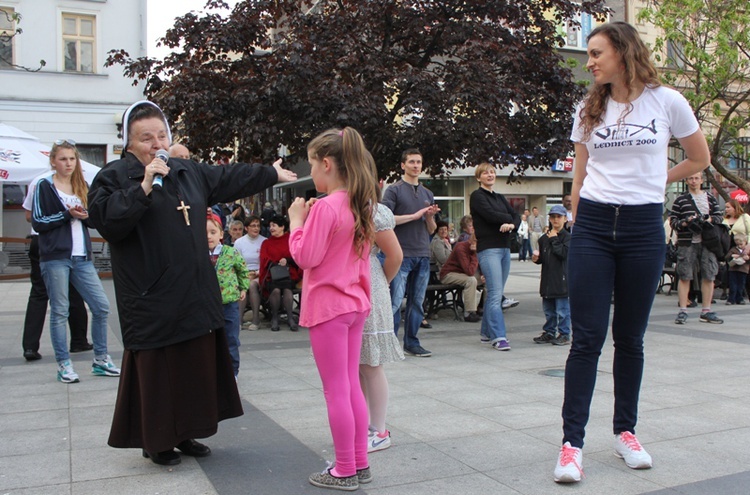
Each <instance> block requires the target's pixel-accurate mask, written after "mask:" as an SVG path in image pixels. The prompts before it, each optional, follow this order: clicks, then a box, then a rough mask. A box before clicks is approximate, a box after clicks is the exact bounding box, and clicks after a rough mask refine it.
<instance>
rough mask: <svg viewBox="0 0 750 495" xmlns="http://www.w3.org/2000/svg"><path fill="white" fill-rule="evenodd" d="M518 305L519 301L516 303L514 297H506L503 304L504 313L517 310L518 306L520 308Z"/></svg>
mask: <svg viewBox="0 0 750 495" xmlns="http://www.w3.org/2000/svg"><path fill="white" fill-rule="evenodd" d="M518 304H519V301H516V300H515V299H513V298H512V297H506V298H505V299H504V300H503V303H502V307H503V311H505V310H506V309H510V308H515V307H516V306H518Z"/></svg>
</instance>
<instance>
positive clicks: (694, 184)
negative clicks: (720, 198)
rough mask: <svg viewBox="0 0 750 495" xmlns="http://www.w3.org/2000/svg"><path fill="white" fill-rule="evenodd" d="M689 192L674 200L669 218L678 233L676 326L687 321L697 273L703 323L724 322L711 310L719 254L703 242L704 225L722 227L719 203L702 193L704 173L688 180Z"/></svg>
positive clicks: (708, 194) (705, 192) (704, 192)
mask: <svg viewBox="0 0 750 495" xmlns="http://www.w3.org/2000/svg"><path fill="white" fill-rule="evenodd" d="M685 181H686V182H687V186H688V191H687V192H686V193H683V194H681V195H680V196H678V197H677V199H675V201H674V204H673V205H672V211H671V212H670V215H669V225H670V226H671V227H672V229H673V230H674V231H675V232H677V268H676V271H677V277H678V278H679V282H678V284H677V294H678V295H679V299H680V300H679V304H680V312H679V313H678V314H677V318H676V319H675V321H674V322H675V323H677V324H680V325H683V324H685V323H686V322H687V319H688V314H687V307H688V303H689V301H688V292H689V291H690V284H691V282H692V280H693V278H694V276H695V274H696V272H697V273H699V274H700V277H701V299H702V303H703V309H702V310H701V315H700V321H702V322H704V323H716V324H721V323H724V320H722V319H721V318H719V317H718V316H716V313H714V312H713V311H711V299H712V298H713V295H714V279H715V278H716V275H717V274H718V273H719V262H718V260H717V259H716V255H715V254H714V253H712V252H711V251H709V250H708V249H706V248H705V247H704V246H703V244H702V242H703V238H702V235H701V233H702V232H703V224H704V222H713V223H716V224H720V223H721V220H722V215H721V209H720V208H719V203H718V202H717V201H716V198H714V197H713V196H712V195H711V194H710V193H708V192H707V191H702V190H701V185H702V184H703V174H702V173H701V172H699V173H697V174H694V175H691V176H690V177H688V178H687V179H685Z"/></svg>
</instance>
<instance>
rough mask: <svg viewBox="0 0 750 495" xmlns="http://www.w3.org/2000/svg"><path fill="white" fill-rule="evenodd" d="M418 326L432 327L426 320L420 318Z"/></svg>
mask: <svg viewBox="0 0 750 495" xmlns="http://www.w3.org/2000/svg"><path fill="white" fill-rule="evenodd" d="M419 328H432V325H430V324H429V323H428V322H427V320H422V323H420V324H419Z"/></svg>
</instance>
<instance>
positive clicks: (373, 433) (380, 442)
mask: <svg viewBox="0 0 750 495" xmlns="http://www.w3.org/2000/svg"><path fill="white" fill-rule="evenodd" d="M390 446H391V432H390V431H388V430H385V431H384V432H383V433H380V432H379V431H377V430H374V429H371V430H370V433H369V434H368V435H367V453H368V454H369V453H371V452H377V451H378V450H385V449H387V448H388V447H390Z"/></svg>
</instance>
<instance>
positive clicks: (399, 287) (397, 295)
mask: <svg viewBox="0 0 750 495" xmlns="http://www.w3.org/2000/svg"><path fill="white" fill-rule="evenodd" d="M429 281H430V258H428V257H426V256H423V257H408V258H404V261H402V262H401V268H399V270H398V273H397V274H396V276H395V277H394V278H393V280H392V281H391V309H392V310H393V331H394V332H396V335H398V327H399V324H400V323H401V301H403V300H404V295H406V312H405V313H404V349H410V348H413V347H417V346H418V345H419V339H418V338H417V332H418V331H419V325H420V324H421V323H422V319H424V307H423V304H424V296H425V293H426V292H427V283H428V282H429Z"/></svg>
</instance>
